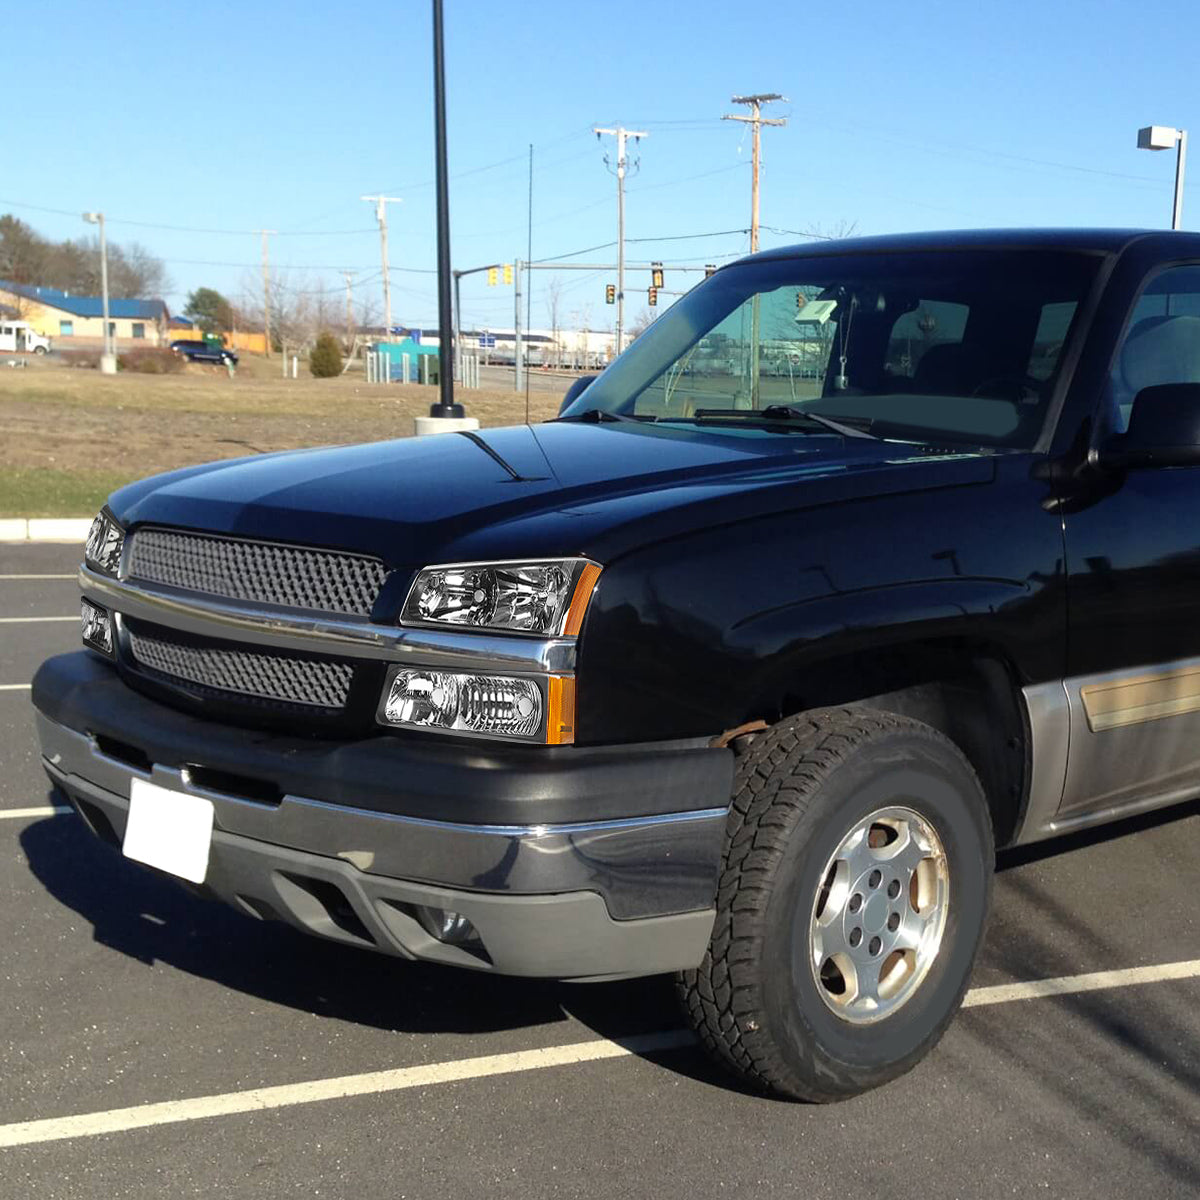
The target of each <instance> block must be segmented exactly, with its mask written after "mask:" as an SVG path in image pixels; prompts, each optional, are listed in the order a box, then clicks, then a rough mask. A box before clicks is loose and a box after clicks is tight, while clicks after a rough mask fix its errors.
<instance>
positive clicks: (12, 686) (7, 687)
mask: <svg viewBox="0 0 1200 1200" xmlns="http://www.w3.org/2000/svg"><path fill="white" fill-rule="evenodd" d="M31 687H33V684H32V683H0V692H27V691H29V689H30V688H31Z"/></svg>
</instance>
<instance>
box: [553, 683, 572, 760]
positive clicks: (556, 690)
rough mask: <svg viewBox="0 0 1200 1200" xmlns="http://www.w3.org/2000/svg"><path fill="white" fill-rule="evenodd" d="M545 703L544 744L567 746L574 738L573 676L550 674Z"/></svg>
mask: <svg viewBox="0 0 1200 1200" xmlns="http://www.w3.org/2000/svg"><path fill="white" fill-rule="evenodd" d="M548 682H549V685H550V686H549V688H548V689H547V690H548V696H547V700H548V703H547V705H546V709H547V712H546V745H548V746H569V745H570V744H571V743H572V742H573V741H574V740H575V677H574V676H573V675H551V676H550V679H549V680H548Z"/></svg>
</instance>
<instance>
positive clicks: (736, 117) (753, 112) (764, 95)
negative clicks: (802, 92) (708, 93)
mask: <svg viewBox="0 0 1200 1200" xmlns="http://www.w3.org/2000/svg"><path fill="white" fill-rule="evenodd" d="M775 100H783V101H784V102H785V103H786V101H787V97H786V96H781V95H780V94H779V93H778V92H760V93H759V94H758V95H757V96H733V97H731V100H730V102H731V103H733V104H745V105H746V106H747V107H748V108H749V109H750V115H749V116H748V117H743V116H741V115H740V114H737V113H726V114H725V115H724V116H723V117H722V118H721V120H722V121H742V122H743V123H744V124H747V125H749V126H751V127H752V128H753V130H754V154H753V167H752V170H753V173H754V180H753V183H752V184H751V190H750V253H751V254H754V253H755V252H756V251H757V250H758V176H759V168H760V165H761V162H762V127H763V126H764V125H786V124H787V118H786V117H775V118H773V119H772V118H769V117H764V116H763V115H762V106H763V105H764V104H770V103H772V102H773V101H775Z"/></svg>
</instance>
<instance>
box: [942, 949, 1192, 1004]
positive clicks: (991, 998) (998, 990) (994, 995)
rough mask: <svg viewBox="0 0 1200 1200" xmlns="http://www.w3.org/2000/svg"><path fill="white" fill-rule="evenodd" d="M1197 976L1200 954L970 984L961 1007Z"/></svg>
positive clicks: (1036, 998)
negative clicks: (1115, 968) (1056, 975)
mask: <svg viewBox="0 0 1200 1200" xmlns="http://www.w3.org/2000/svg"><path fill="white" fill-rule="evenodd" d="M1197 976H1200V958H1193V959H1191V960H1190V961H1188V962H1173V963H1158V964H1156V965H1155V966H1152V967H1127V968H1125V969H1124V970H1122V971H1093V972H1092V973H1091V974H1090V975H1062V976H1060V977H1059V978H1057V979H1034V980H1031V981H1030V982H1029V983H1000V984H996V986H995V987H983V988H973V989H972V990H971V991H969V992H968V993H967V996H966V999H965V1000H964V1001H963V1008H975V1007H977V1006H978V1005H981V1004H1007V1003H1008V1002H1009V1001H1012V1000H1044V999H1045V998H1046V997H1048V996H1070V995H1073V994H1075V993H1076V992H1098V991H1101V990H1102V989H1105V988H1117V987H1133V986H1135V985H1136V984H1140V983H1166V982H1167V981H1168V980H1172V979H1195V978H1196V977H1197Z"/></svg>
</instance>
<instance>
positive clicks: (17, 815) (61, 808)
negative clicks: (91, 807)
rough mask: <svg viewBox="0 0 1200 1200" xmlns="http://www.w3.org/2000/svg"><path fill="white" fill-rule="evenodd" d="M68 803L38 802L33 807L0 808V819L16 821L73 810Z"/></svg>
mask: <svg viewBox="0 0 1200 1200" xmlns="http://www.w3.org/2000/svg"><path fill="white" fill-rule="evenodd" d="M74 811H75V810H74V809H73V808H72V807H71V806H70V805H69V804H39V805H37V806H36V807H34V808H0V821H16V820H22V819H25V818H28V817H56V816H58V815H59V814H60V813H69V812H74Z"/></svg>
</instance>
